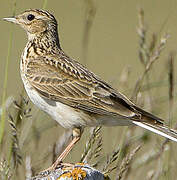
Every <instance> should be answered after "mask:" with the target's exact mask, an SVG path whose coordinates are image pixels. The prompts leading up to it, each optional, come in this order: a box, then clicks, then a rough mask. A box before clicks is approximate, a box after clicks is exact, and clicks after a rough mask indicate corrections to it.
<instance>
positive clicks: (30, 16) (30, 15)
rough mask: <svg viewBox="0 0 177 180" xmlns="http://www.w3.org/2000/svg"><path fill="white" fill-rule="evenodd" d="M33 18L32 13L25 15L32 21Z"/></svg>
mask: <svg viewBox="0 0 177 180" xmlns="http://www.w3.org/2000/svg"><path fill="white" fill-rule="evenodd" d="M34 18H35V16H34V15H33V14H29V15H28V16H27V19H28V20H29V21H32V20H33V19H34Z"/></svg>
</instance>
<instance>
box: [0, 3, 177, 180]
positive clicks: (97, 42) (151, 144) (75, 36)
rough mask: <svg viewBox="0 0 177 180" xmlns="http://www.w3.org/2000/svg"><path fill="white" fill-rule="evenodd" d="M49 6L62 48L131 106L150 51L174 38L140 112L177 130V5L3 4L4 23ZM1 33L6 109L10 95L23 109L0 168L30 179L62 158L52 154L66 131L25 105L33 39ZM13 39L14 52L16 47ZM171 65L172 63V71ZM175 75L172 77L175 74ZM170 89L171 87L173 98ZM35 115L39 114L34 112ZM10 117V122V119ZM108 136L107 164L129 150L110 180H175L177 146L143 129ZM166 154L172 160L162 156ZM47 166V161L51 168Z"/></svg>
mask: <svg viewBox="0 0 177 180" xmlns="http://www.w3.org/2000/svg"><path fill="white" fill-rule="evenodd" d="M90 3H91V4H90ZM43 6H45V8H46V9H47V10H49V11H50V12H52V13H53V14H54V15H55V17H56V19H57V20H58V24H59V35H60V42H61V45H62V48H63V49H64V51H65V52H66V53H67V54H68V55H69V56H71V57H73V58H75V59H77V60H78V61H80V62H81V63H83V64H86V65H87V67H88V68H89V69H90V70H92V71H93V72H95V73H96V74H97V75H99V76H100V77H101V78H103V79H104V80H105V81H107V82H109V83H111V84H112V85H113V87H115V88H117V89H118V90H120V91H121V92H122V93H124V94H126V95H127V96H128V97H130V98H131V97H132V92H133V89H134V88H135V85H136V82H137V80H138V78H139V77H141V75H142V74H143V72H144V67H145V66H144V65H143V63H142V61H141V57H140V54H143V55H144V54H146V51H148V50H149V47H148V45H150V44H153V43H151V42H153V40H154V44H156V46H157V48H158V45H159V41H160V39H161V37H163V36H164V35H165V34H166V33H169V34H170V38H169V39H168V42H167V44H166V45H165V49H163V51H162V53H161V54H160V58H159V59H158V60H157V61H156V62H155V63H154V64H153V66H152V67H151V69H150V72H149V73H148V76H147V77H146V78H145V79H144V80H143V85H142V88H141V91H140V92H139V93H138V96H137V97H138V98H137V104H138V105H139V106H141V107H143V108H144V109H146V110H148V111H150V112H153V113H154V114H156V115H158V116H160V117H161V118H163V119H166V120H167V121H166V123H168V120H169V118H170V119H172V120H173V121H172V123H171V124H172V125H171V126H172V127H174V126H175V124H176V122H177V118H176V117H177V113H176V112H175V110H176V104H177V103H176V83H175V82H176V78H175V77H176V73H175V72H176V62H175V54H176V47H177V45H176V44H177V43H176V42H177V33H176V29H177V11H176V7H177V1H176V0H169V1H162V0H156V1H154V0H148V1H147V0H134V1H130V0H129V1H120V0H109V1H107V0H97V1H96V0H77V1H76V0H60V1H57V0H53V1H46V0H45V1H41V0H40V1H34V0H31V1H22V0H16V1H14V0H13V1H12V0H11V1H9V0H6V1H5V0H2V1H0V17H1V18H3V17H9V16H12V15H13V12H15V13H16V14H18V13H20V12H22V11H24V10H26V9H29V8H42V7H43ZM140 8H143V10H144V12H145V22H144V25H143V28H145V31H147V33H146V34H145V37H146V41H145V42H143V47H140V46H141V43H142V39H143V38H140V36H139V34H138V33H137V29H141V28H140V25H139V18H138V16H139V15H138V14H140V13H139V9H140ZM0 31H1V33H0V40H1V43H0V50H1V66H0V77H1V78H0V94H1V96H0V101H1V102H2V101H3V98H2V97H3V92H6V98H5V99H7V98H8V97H13V100H16V102H17V103H16V107H15V108H14V103H12V104H11V105H10V107H9V108H8V109H6V116H5V120H6V123H5V133H4V135H3V141H2V143H1V148H0V158H1V159H0V161H1V167H6V170H9V171H12V172H11V174H12V177H13V178H12V177H11V178H12V179H24V177H25V174H26V176H27V168H26V166H27V163H26V162H28V161H27V160H29V159H31V160H30V167H31V168H29V169H32V174H36V173H37V172H39V171H40V170H42V169H44V168H47V167H48V166H49V165H50V164H51V163H52V160H53V158H55V155H54V154H55V153H54V152H53V149H55V144H57V142H58V139H59V137H60V136H61V135H62V134H63V132H64V129H63V128H62V127H60V126H58V125H57V124H56V123H55V122H54V121H53V120H51V118H50V117H49V116H48V115H46V114H45V113H43V112H41V111H39V110H38V109H37V108H36V107H34V106H33V105H32V104H31V103H25V102H24V100H23V98H21V95H23V96H24V97H25V99H26V94H25V92H23V85H22V81H21V79H20V73H19V62H20V56H21V53H22V51H23V48H24V46H25V44H26V42H27V36H26V34H25V33H24V31H23V30H22V29H21V28H19V27H18V26H15V25H13V24H10V23H6V22H3V21H1V22H0ZM11 34H12V35H11ZM11 36H12V41H11V42H12V44H11V45H9V41H10V40H9V39H10V38H11ZM153 37H154V39H153ZM156 39H157V41H156ZM9 47H11V48H10V52H9V66H8V79H7V88H6V89H5V91H4V87H3V85H4V79H5V66H6V62H7V56H8V48H9ZM172 52H173V53H172ZM171 53H172V55H171V56H170V54H171ZM152 54H153V53H152ZM170 57H171V58H170ZM170 59H172V60H170ZM169 62H171V64H172V65H171V66H170V65H169V64H170V63H169ZM170 67H173V69H171V70H170ZM169 72H170V73H171V74H172V77H173V78H172V79H173V80H172V81H173V82H171V83H169V82H170V81H169ZM169 87H172V90H171V91H170V90H169V89H170V88H169ZM170 93H172V96H171V95H170ZM170 97H171V98H170ZM173 97H174V98H173ZM133 99H136V98H133ZM13 100H12V101H13ZM134 102H135V101H134ZM18 106H19V107H18ZM31 108H32V111H30V109H31ZM9 114H10V115H11V116H10V117H11V118H9V117H8V115H9ZM29 115H30V117H29ZM31 115H32V116H31ZM21 117H22V118H21ZM9 119H10V123H9V122H8V121H9ZM1 121H2V119H1ZM12 121H13V122H14V126H13V125H12V124H13V123H12ZM10 124H11V125H10ZM12 127H14V129H13V128H12ZM13 130H14V131H13ZM14 134H16V136H17V137H16V140H14V139H15V136H14ZM89 134H90V131H89V128H87V129H86V132H85V134H84V135H83V137H82V139H81V141H80V142H79V143H78V144H77V145H76V147H75V148H74V150H73V151H72V152H71V153H70V154H69V156H68V157H67V158H66V160H65V161H66V162H78V161H79V160H80V158H81V156H80V154H81V152H83V151H84V147H85V143H86V141H87V137H88V136H89ZM123 135H124V136H125V137H123ZM101 136H102V143H103V145H102V148H103V150H102V151H101V156H100V162H102V161H103V159H104V158H105V159H106V157H107V156H108V155H109V154H111V153H112V152H113V151H114V150H116V149H118V148H120V147H122V149H123V150H122V151H121V152H123V153H122V155H121V153H120V152H119V155H120V156H119V157H118V160H117V161H116V162H115V163H116V164H117V165H118V167H119V168H118V169H117V168H116V169H115V170H114V171H113V172H112V173H111V174H109V175H110V177H111V178H112V179H116V178H117V179H121V178H122V179H123V178H124V179H132V177H133V179H175V176H174V175H175V169H176V167H177V155H176V153H175V148H176V146H177V145H176V144H175V143H170V144H166V143H165V148H164V146H163V143H164V138H161V137H159V136H157V135H154V134H152V133H149V132H147V131H145V130H142V129H141V128H138V127H137V128H128V129H127V128H126V127H125V128H123V127H109V128H103V129H102V131H101ZM12 137H13V138H12ZM16 141H17V142H16ZM14 142H16V143H17V149H18V150H16V151H17V152H16V153H17V154H18V155H19V161H21V165H19V166H18V168H17V166H16V165H14V164H13V163H12V162H14V157H16V158H17V159H18V156H16V155H17V154H16V155H13V153H14V150H12V147H13V146H14V144H13V143H14ZM139 144H142V147H141V149H140V150H139V152H137V154H136V156H135V159H134V160H133V161H132V162H131V165H130V166H129V167H128V166H126V168H127V169H126V175H124V176H123V177H120V178H118V177H119V176H118V171H119V172H120V171H121V170H122V169H121V168H122V167H121V163H123V162H124V161H123V160H125V159H123V158H124V157H126V155H129V153H131V152H132V150H133V149H134V148H136V146H138V145H139ZM126 148H127V149H126ZM164 149H165V150H164ZM163 151H165V153H161V152H163ZM166 151H167V152H166ZM153 155H154V156H153ZM151 156H152V158H151ZM45 158H46V161H44V159H45ZM146 158H147V160H148V161H147V162H146V161H145V160H146ZM4 160H5V161H4ZM144 161H145V162H144ZM17 164H18V163H17ZM14 166H15V167H16V168H15V170H14V169H13V167H14ZM120 167H121V168H120ZM9 168H10V169H9ZM2 169H3V168H1V170H2ZM103 169H104V168H103ZM4 177H5V176H4ZM6 178H7V177H6Z"/></svg>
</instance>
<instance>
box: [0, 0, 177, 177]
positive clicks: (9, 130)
mask: <svg viewBox="0 0 177 180" xmlns="http://www.w3.org/2000/svg"><path fill="white" fill-rule="evenodd" d="M94 3H95V2H94V1H93V0H87V1H85V13H86V17H87V18H86V19H85V22H84V32H83V46H82V47H83V54H82V57H83V59H84V63H85V64H88V57H87V56H88V54H89V52H88V46H89V39H90V36H91V33H90V31H91V28H92V26H93V21H94V19H95V15H96V12H97V9H96V6H95V4H94ZM15 4H16V3H14V5H13V6H14V11H13V12H14V13H15V8H16V5H15ZM47 4H48V1H47V0H44V1H43V5H42V7H43V9H46V7H47ZM138 19H139V24H138V28H137V35H138V38H139V48H138V50H137V51H138V54H139V59H138V61H140V62H141V65H142V69H143V71H142V74H141V75H140V77H139V79H138V80H137V81H136V83H135V85H134V87H132V88H131V89H129V88H128V91H129V92H132V93H129V94H131V97H132V100H133V101H134V102H137V104H139V105H140V106H147V105H148V106H149V107H150V108H149V109H150V110H151V111H154V109H156V108H155V105H154V104H155V103H154V101H156V102H157V101H158V102H159V103H161V104H162V101H160V99H157V97H158V91H159V86H161V87H168V88H169V91H168V92H169V93H168V97H167V98H166V99H164V101H165V102H166V104H167V103H168V104H169V117H168V121H166V123H167V124H168V125H169V126H170V127H175V123H174V122H173V119H174V110H173V109H174V106H175V101H174V98H175V78H174V76H175V75H174V63H175V56H174V54H173V53H171V52H170V53H169V55H167V56H168V58H167V62H168V66H167V68H168V71H166V76H167V77H168V78H167V79H164V78H161V77H159V81H156V82H155V83H152V82H151V81H150V79H151V78H152V77H153V68H154V67H155V66H156V62H157V60H158V61H160V60H161V59H162V58H163V57H164V54H163V52H164V49H165V48H166V46H167V40H168V38H169V35H168V34H165V35H164V36H162V37H160V35H159V34H155V33H153V34H152V35H150V36H149V34H148V33H149V31H148V29H147V27H146V25H145V24H146V20H145V16H144V11H143V9H140V11H139V12H138ZM12 32H13V30H12ZM12 32H11V33H10V37H9V44H8V52H7V59H6V67H5V79H4V89H3V94H2V107H1V109H2V114H1V122H0V123H1V125H0V145H1V147H0V150H1V153H0V162H1V163H0V179H2V180H4V179H5V180H7V179H9V180H10V179H14V180H16V179H18V180H20V179H24V178H25V177H30V176H34V175H35V174H36V173H37V172H39V171H40V170H42V169H45V167H47V166H49V164H51V163H52V162H53V161H54V160H55V159H56V157H57V155H58V154H60V152H61V151H62V149H63V148H64V147H65V146H66V142H68V141H69V138H70V133H65V134H64V135H63V136H61V137H60V139H59V140H58V137H57V135H56V134H55V132H56V131H57V130H58V129H57V127H56V123H54V122H53V121H50V122H47V121H46V123H44V121H43V119H44V116H42V115H41V114H40V116H39V115H38V111H37V110H36V109H34V108H33V106H32V104H31V103H30V102H29V100H28V98H27V97H26V95H25V93H24V91H22V92H21V94H20V95H19V96H18V97H16V98H15V100H13V102H12V103H11V104H10V106H9V107H8V108H7V106H6V104H7V103H6V99H7V98H8V97H7V95H6V89H7V83H8V73H9V71H8V67H9V57H10V53H11V47H12V39H13V38H12V37H13V35H12ZM129 76H130V74H129V73H128V71H123V73H122V76H121V77H124V78H123V81H122V86H125V89H127V84H129ZM120 82H121V80H120ZM142 93H143V95H145V96H146V99H144V98H143V96H142ZM159 111H162V110H161V109H160V110H159ZM37 119H38V121H37ZM7 122H8V123H7ZM122 129H123V130H122ZM122 129H121V134H122V135H121V139H120V140H119V141H118V142H117V143H116V147H115V148H114V149H113V150H111V151H110V152H109V153H105V151H104V148H105V142H104V130H103V129H102V128H101V127H95V128H91V130H90V131H89V132H85V133H86V134H87V135H86V137H85V139H84V140H83V141H82V142H83V143H84V144H82V150H80V149H79V150H78V151H76V152H75V153H76V154H77V156H78V158H77V161H78V162H84V163H88V164H90V165H91V166H93V167H95V168H97V169H99V170H101V171H102V172H104V173H105V174H106V175H108V176H110V177H111V178H112V179H117V180H125V179H132V177H138V175H137V174H141V172H142V174H141V175H139V177H141V178H142V177H144V178H145V179H149V180H150V179H153V180H155V179H172V176H173V175H174V173H173V172H172V170H174V169H175V163H176V161H175V158H174V159H173V158H172V154H173V153H174V152H175V149H174V146H173V144H172V143H169V141H168V140H163V141H160V140H159V139H158V138H157V139H151V136H150V133H148V132H147V131H143V133H142V131H141V132H140V131H139V129H138V128H135V127H125V128H122ZM108 135H109V134H108ZM43 136H44V137H45V138H46V139H47V140H49V141H46V139H45V138H43ZM48 136H51V138H50V139H48ZM111 138H115V139H116V138H117V137H110V139H111ZM53 139H54V140H53ZM117 139H118V138H117ZM7 142H8V143H7ZM151 147H152V148H151ZM73 153H74V152H72V153H71V155H70V157H72V155H73ZM71 161H72V160H71ZM135 172H136V173H135Z"/></svg>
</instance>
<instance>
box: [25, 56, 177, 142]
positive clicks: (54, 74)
mask: <svg viewBox="0 0 177 180" xmlns="http://www.w3.org/2000/svg"><path fill="white" fill-rule="evenodd" d="M25 76H26V78H27V79H28V81H29V83H30V84H31V86H32V87H33V88H34V89H36V91H37V92H38V93H39V94H40V95H41V96H42V97H44V98H47V99H51V100H54V101H59V102H62V103H64V104H66V105H68V106H71V107H73V108H78V109H82V110H84V111H86V112H88V113H95V114H100V115H113V116H117V115H118V116H119V118H121V117H122V119H125V118H126V119H129V120H132V123H133V124H136V125H138V126H141V127H143V128H145V129H148V130H150V131H152V132H155V133H156V134H160V135H161V136H164V137H166V138H169V139H171V140H173V141H176V142H177V132H176V131H175V130H172V129H169V128H167V127H165V126H164V124H163V120H162V119H160V118H158V117H156V116H154V115H152V114H151V113H148V112H146V111H144V110H142V109H141V108H139V107H137V106H136V105H135V104H133V103H132V102H131V101H130V100H129V99H127V98H126V97H125V96H123V95H122V94H121V93H119V92H117V91H116V90H114V89H113V88H112V87H111V86H110V85H108V84H107V83H105V82H104V81H102V80H100V78H98V77H97V76H96V75H95V74H93V73H92V72H90V71H88V70H87V69H86V68H85V67H84V66H82V65H81V64H80V63H78V62H77V61H75V60H73V59H70V58H69V57H67V56H62V55H60V56H46V57H39V58H37V59H29V60H28V64H27V67H26V71H25Z"/></svg>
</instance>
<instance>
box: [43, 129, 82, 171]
mask: <svg viewBox="0 0 177 180" xmlns="http://www.w3.org/2000/svg"><path fill="white" fill-rule="evenodd" d="M81 135H82V130H81V129H80V128H74V129H73V139H72V141H71V142H70V143H69V144H68V146H67V147H66V148H65V150H64V151H63V152H62V153H61V154H60V156H59V157H58V158H57V160H56V161H55V162H54V163H53V164H52V166H51V167H49V168H48V169H46V170H45V171H52V170H55V169H56V168H57V166H58V165H59V164H60V163H61V162H62V161H63V160H64V159H65V157H66V156H67V155H68V154H69V152H70V151H71V150H72V148H73V147H74V145H75V144H76V143H77V142H78V141H79V140H80V138H81Z"/></svg>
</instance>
